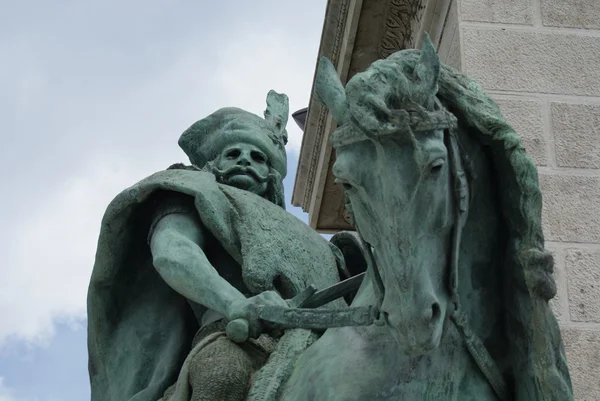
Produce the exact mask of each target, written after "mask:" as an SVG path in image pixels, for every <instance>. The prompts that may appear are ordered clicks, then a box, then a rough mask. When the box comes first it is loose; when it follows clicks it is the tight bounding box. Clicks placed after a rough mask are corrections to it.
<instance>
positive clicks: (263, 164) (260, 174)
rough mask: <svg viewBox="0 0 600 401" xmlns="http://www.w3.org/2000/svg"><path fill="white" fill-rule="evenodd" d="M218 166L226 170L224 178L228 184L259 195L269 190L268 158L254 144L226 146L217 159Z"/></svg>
mask: <svg viewBox="0 0 600 401" xmlns="http://www.w3.org/2000/svg"><path fill="white" fill-rule="evenodd" d="M216 167H217V168H218V169H219V170H220V171H222V172H225V174H224V175H223V177H222V179H223V182H224V183H225V184H227V185H231V186H234V187H237V188H240V189H244V190H246V191H250V192H253V193H255V194H257V195H259V196H263V195H264V193H265V192H266V190H267V185H268V184H267V177H268V175H269V163H268V158H267V155H266V154H265V153H264V152H263V151H261V150H260V149H259V148H257V147H256V146H254V145H251V144H248V143H238V144H234V145H231V146H228V147H226V148H225V149H223V152H221V155H220V156H219V158H218V159H217V164H216Z"/></svg>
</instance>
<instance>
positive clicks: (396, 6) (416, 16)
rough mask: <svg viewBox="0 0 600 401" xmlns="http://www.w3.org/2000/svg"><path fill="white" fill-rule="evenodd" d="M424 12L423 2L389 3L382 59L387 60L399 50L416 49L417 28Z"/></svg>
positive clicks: (400, 1)
mask: <svg viewBox="0 0 600 401" xmlns="http://www.w3.org/2000/svg"><path fill="white" fill-rule="evenodd" d="M424 10H425V5H424V4H423V1H422V0H390V1H389V6H388V9H387V12H386V14H385V17H384V22H383V24H384V26H385V29H384V31H383V35H382V37H381V41H380V43H379V56H380V58H382V59H383V58H387V57H388V56H390V55H391V54H393V53H395V52H397V51H398V50H401V49H406V48H412V47H414V45H415V43H416V35H415V31H416V30H415V27H417V29H418V27H419V25H420V22H421V18H422V17H423V11H424ZM417 32H418V31H417Z"/></svg>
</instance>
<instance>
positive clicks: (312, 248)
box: [88, 170, 343, 401]
mask: <svg viewBox="0 0 600 401" xmlns="http://www.w3.org/2000/svg"><path fill="white" fill-rule="evenodd" d="M158 191H174V192H179V193H183V194H186V195H189V196H191V197H193V198H194V203H195V207H196V209H197V212H198V216H199V217H200V220H201V221H202V223H203V224H204V225H205V226H206V228H207V229H208V230H209V231H210V232H211V233H212V234H213V235H214V237H215V238H216V239H217V240H218V241H219V242H220V243H221V245H222V246H223V248H224V249H225V250H226V251H227V252H228V253H229V254H230V255H231V256H232V257H233V258H234V259H235V260H236V261H237V262H238V263H239V265H240V266H242V272H243V278H244V282H245V284H246V286H247V287H248V289H249V290H250V291H251V292H253V293H259V292H262V291H265V290H268V289H273V288H274V284H273V283H274V282H277V283H279V284H280V285H279V286H278V287H283V288H284V289H285V292H288V293H287V294H283V295H285V296H288V297H289V296H293V295H294V294H296V293H298V292H299V291H301V290H303V289H305V288H306V287H307V286H308V285H310V284H314V285H316V286H318V287H324V286H328V285H331V284H334V283H336V282H337V281H339V275H338V272H337V263H338V260H337V259H336V256H335V255H334V252H333V251H332V249H331V247H330V245H329V243H328V242H327V240H325V239H324V238H323V237H321V236H320V235H319V234H317V233H316V232H315V231H313V230H312V229H310V228H309V227H308V226H307V225H305V224H304V223H303V222H301V221H300V220H298V219H297V218H296V217H294V216H293V215H291V214H289V213H287V212H286V211H285V210H283V209H282V208H281V207H278V206H276V205H274V204H272V203H270V202H268V201H267V200H265V199H263V198H260V197H259V196H257V195H254V194H252V193H249V192H247V191H242V190H239V189H236V188H233V187H230V186H227V185H222V184H218V183H217V182H216V181H215V178H214V176H213V175H212V174H210V173H206V172H201V171H189V170H167V171H161V172H158V173H156V174H154V175H152V176H150V177H148V178H146V179H144V180H142V181H140V182H139V183H137V184H135V185H133V186H132V187H130V188H128V189H126V190H125V191H123V192H122V193H120V194H119V195H118V196H117V197H116V198H115V199H114V200H113V201H112V202H111V203H110V205H109V206H108V208H107V210H106V213H105V215H104V218H103V220H102V226H101V230H100V238H99V241H98V248H97V253H96V261H95V264H94V269H93V272H92V277H91V282H90V286H89V291H88V352H89V374H90V381H91V390H92V401H115V400H128V401H134V400H135V401H150V400H157V399H159V398H161V397H162V395H163V393H164V391H165V389H166V388H167V387H168V386H170V385H171V384H173V383H175V381H176V380H177V376H178V374H179V371H180V368H181V365H182V363H183V361H184V359H185V358H186V356H187V354H188V352H189V351H190V347H191V343H192V338H193V336H194V334H195V333H196V330H197V329H198V323H197V321H196V318H195V317H194V315H193V313H192V311H191V309H190V307H189V304H188V302H187V301H186V299H184V298H183V297H182V296H181V295H179V294H178V293H176V292H175V291H174V290H172V289H171V288H170V287H169V286H168V285H167V284H166V283H165V282H164V281H163V280H162V278H161V277H160V275H159V274H158V272H157V271H156V270H155V269H154V267H153V266H152V256H151V253H150V248H149V246H148V244H147V234H148V229H149V226H150V219H151V215H152V210H151V207H150V206H149V205H150V204H151V202H149V199H151V197H152V195H153V194H155V193H157V192H158ZM342 263H343V262H342Z"/></svg>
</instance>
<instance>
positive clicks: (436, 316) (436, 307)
mask: <svg viewBox="0 0 600 401" xmlns="http://www.w3.org/2000/svg"><path fill="white" fill-rule="evenodd" d="M441 317H442V309H441V308H440V304H439V303H437V302H436V303H434V304H433V305H431V324H436V323H437V322H438V321H439V320H440V318H441Z"/></svg>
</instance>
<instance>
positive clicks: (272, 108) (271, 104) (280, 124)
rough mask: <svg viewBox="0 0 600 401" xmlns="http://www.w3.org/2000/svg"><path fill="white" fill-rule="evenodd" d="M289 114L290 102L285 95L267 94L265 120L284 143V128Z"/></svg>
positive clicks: (285, 132)
mask: <svg viewBox="0 0 600 401" xmlns="http://www.w3.org/2000/svg"><path fill="white" fill-rule="evenodd" d="M289 113H290V101H289V99H288V97H287V95H286V94H285V93H277V92H275V91H274V90H272V89H271V90H270V91H269V93H268V94H267V109H266V110H265V113H264V115H265V120H266V121H267V123H268V124H269V125H271V126H272V127H273V128H274V129H275V131H276V132H277V133H278V134H279V135H281V136H282V137H283V140H284V143H287V131H286V130H285V127H286V125H287V122H288V115H289Z"/></svg>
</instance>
